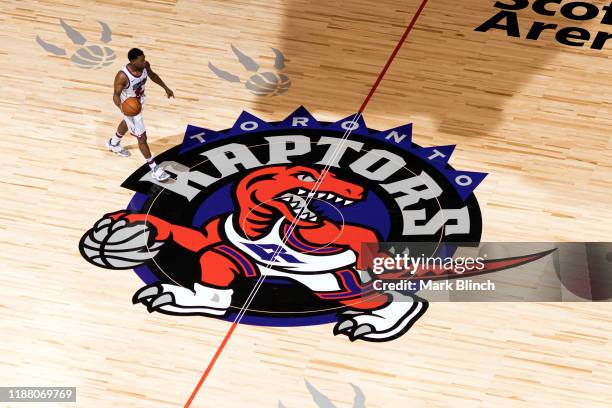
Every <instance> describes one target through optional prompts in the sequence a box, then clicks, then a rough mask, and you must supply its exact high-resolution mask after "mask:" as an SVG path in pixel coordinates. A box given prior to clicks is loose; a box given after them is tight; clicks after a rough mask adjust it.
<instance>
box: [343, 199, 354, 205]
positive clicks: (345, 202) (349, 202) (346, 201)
mask: <svg viewBox="0 0 612 408" xmlns="http://www.w3.org/2000/svg"><path fill="white" fill-rule="evenodd" d="M353 203H354V201H351V200H344V205H350V204H353Z"/></svg>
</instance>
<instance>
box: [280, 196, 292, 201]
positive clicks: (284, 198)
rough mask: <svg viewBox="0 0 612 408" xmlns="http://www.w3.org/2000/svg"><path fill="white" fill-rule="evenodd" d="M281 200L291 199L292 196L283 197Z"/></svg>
mask: <svg viewBox="0 0 612 408" xmlns="http://www.w3.org/2000/svg"><path fill="white" fill-rule="evenodd" d="M281 200H283V201H291V197H289V196H287V197H281Z"/></svg>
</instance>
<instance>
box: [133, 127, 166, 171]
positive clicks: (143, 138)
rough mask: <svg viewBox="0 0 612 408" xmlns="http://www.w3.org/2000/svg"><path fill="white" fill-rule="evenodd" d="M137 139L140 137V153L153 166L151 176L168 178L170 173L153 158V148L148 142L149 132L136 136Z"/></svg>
mask: <svg viewBox="0 0 612 408" xmlns="http://www.w3.org/2000/svg"><path fill="white" fill-rule="evenodd" d="M136 139H138V149H139V150H140V153H142V156H143V157H144V158H145V160H146V161H147V164H148V165H149V167H150V168H151V176H152V177H153V178H154V179H155V180H158V181H164V180H168V179H169V178H170V175H169V174H168V173H166V171H165V170H164V169H163V168H161V167H160V166H158V165H157V163H156V162H155V159H153V154H152V153H151V149H150V148H149V144H148V143H147V132H144V133H142V134H140V135H138V136H136Z"/></svg>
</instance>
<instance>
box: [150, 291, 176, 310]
mask: <svg viewBox="0 0 612 408" xmlns="http://www.w3.org/2000/svg"><path fill="white" fill-rule="evenodd" d="M171 303H175V302H174V295H172V293H164V294H163V295H161V296H159V297H158V298H156V299H155V300H154V301H152V302H151V304H150V305H149V310H155V309H158V308H160V307H162V306H164V305H168V304H171Z"/></svg>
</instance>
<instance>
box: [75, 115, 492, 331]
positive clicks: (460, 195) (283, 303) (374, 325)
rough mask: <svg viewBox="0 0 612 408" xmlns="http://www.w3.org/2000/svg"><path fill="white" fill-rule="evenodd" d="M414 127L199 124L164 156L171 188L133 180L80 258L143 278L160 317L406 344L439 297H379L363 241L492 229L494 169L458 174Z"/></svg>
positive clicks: (145, 296)
mask: <svg viewBox="0 0 612 408" xmlns="http://www.w3.org/2000/svg"><path fill="white" fill-rule="evenodd" d="M411 130H412V125H411V124H408V125H403V126H399V127H396V128H393V129H390V130H386V131H375V130H372V129H369V128H367V126H366V123H365V121H364V120H363V118H362V117H361V116H351V117H348V118H346V119H343V120H340V121H338V122H335V123H327V122H326V123H323V122H318V121H317V120H316V119H315V118H314V117H313V116H312V115H311V114H310V113H309V112H308V111H307V110H306V109H304V108H303V107H300V108H299V109H297V110H296V111H295V112H294V113H292V114H291V115H290V116H289V117H287V118H286V119H285V120H283V121H281V122H274V123H268V122H265V121H263V120H261V119H259V118H257V117H255V116H253V115H251V114H249V113H247V112H243V113H242V114H241V115H240V116H239V118H238V120H237V121H236V123H235V124H234V126H233V127H232V128H231V129H227V130H224V131H220V132H215V131H211V130H208V129H202V128H199V127H195V126H191V125H190V126H188V127H187V130H186V132H185V137H184V141H183V143H182V144H181V145H180V146H176V147H174V148H172V149H170V150H168V151H166V152H165V153H163V154H161V155H160V156H159V158H160V160H161V161H163V163H162V165H163V166H165V167H166V170H167V171H168V172H169V173H171V174H172V175H173V179H171V180H169V181H167V182H157V181H155V180H153V179H152V178H151V177H149V175H148V172H149V168H148V167H146V166H145V167H142V168H140V169H139V170H137V171H136V172H135V173H134V174H132V175H131V176H130V177H129V178H128V179H127V180H126V181H125V182H124V184H123V187H126V188H128V189H130V190H133V191H135V192H136V193H135V195H134V197H133V198H132V200H131V202H130V203H129V205H128V207H127V209H125V210H122V211H116V212H113V213H109V214H106V215H105V216H104V217H102V218H101V219H100V220H99V221H98V222H97V223H96V224H95V225H94V227H93V228H92V229H90V230H89V231H87V233H86V234H85V235H84V236H83V238H82V239H81V242H80V245H79V247H80V251H81V254H82V255H83V257H84V258H85V259H87V260H88V261H89V262H91V263H93V264H94V265H97V266H99V267H102V268H110V269H134V270H135V272H136V273H137V274H138V276H139V277H140V278H141V279H142V280H143V281H144V285H143V287H142V288H140V289H139V290H138V291H136V293H135V294H134V297H133V302H134V303H135V304H140V305H143V306H145V307H146V308H147V309H148V311H149V312H159V313H166V314H173V315H202V316H211V317H217V318H222V319H227V320H233V319H234V318H235V317H236V315H237V313H239V312H240V310H241V308H242V307H243V306H244V305H248V307H246V309H245V314H244V318H243V319H242V320H241V322H243V323H248V324H258V325H276V326H299V325H309V324H322V323H330V322H336V324H335V326H334V334H342V335H346V336H348V337H349V338H350V339H351V340H357V339H362V340H367V341H387V340H390V339H393V338H397V337H398V336H400V335H402V334H403V333H405V332H406V331H407V330H408V329H409V328H410V327H411V326H412V324H413V323H414V322H415V321H416V320H417V319H418V318H419V317H420V316H421V315H422V314H423V313H424V312H425V310H426V309H427V302H426V301H424V300H423V299H421V298H419V297H418V296H416V295H415V294H412V293H402V292H387V293H381V292H377V291H374V290H373V289H372V282H371V280H372V277H371V274H369V273H368V271H367V269H368V265H367V262H366V259H365V258H366V254H365V253H364V251H365V250H364V243H368V244H369V245H372V244H374V245H376V244H377V243H383V242H423V243H425V242H438V243H439V242H442V243H450V244H452V243H460V242H472V243H478V242H479V241H480V236H481V231H482V222H481V214H480V208H479V206H478V203H477V201H476V197H475V196H474V194H473V191H474V189H475V188H476V187H477V186H478V184H479V183H480V182H481V181H482V180H483V179H484V178H485V174H484V173H475V172H469V171H462V170H457V169H453V168H452V167H451V166H450V165H449V164H448V160H449V157H450V155H451V153H452V152H453V148H454V146H437V147H420V146H418V145H416V144H415V143H413V142H412V137H411ZM349 132H350V137H348V138H347V137H346V136H347V134H348V133H349ZM262 276H264V277H265V278H264V279H263V280H261V279H260V277H262ZM255 282H258V283H260V284H261V285H260V286H259V287H258V291H257V294H256V296H255V297H254V298H253V299H251V300H247V298H248V297H249V295H250V294H251V293H252V292H253V288H254V285H255Z"/></svg>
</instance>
